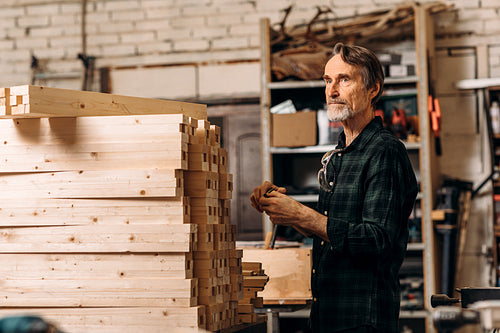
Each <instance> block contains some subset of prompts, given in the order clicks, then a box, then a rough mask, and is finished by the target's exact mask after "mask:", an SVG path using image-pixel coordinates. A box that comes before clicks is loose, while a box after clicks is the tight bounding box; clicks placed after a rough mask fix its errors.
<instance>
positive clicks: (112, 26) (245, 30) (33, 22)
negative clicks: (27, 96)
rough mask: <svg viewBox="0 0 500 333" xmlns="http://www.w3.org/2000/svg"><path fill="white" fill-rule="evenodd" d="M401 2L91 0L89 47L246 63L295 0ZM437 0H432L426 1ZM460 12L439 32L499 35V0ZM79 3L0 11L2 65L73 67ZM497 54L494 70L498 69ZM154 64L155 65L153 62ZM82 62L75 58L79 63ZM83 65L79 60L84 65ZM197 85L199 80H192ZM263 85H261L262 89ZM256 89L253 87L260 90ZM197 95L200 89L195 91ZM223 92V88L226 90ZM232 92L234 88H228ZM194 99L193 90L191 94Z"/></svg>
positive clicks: (304, 14) (31, 3) (352, 11)
mask: <svg viewBox="0 0 500 333" xmlns="http://www.w3.org/2000/svg"><path fill="white" fill-rule="evenodd" d="M400 2H401V1H400V0H350V1H344V0H327V1H325V0H273V1H269V0H255V1H243V0H183V1H174V0H89V1H88V5H87V8H86V9H87V17H86V22H87V26H86V30H87V33H88V38H87V50H88V52H89V53H91V55H93V56H96V57H97V66H98V67H99V66H111V67H113V66H121V65H123V66H141V65H144V64H147V65H175V64H179V65H182V64H186V63H190V64H191V63H194V64H199V65H200V66H201V65H203V64H206V63H210V64H220V65H223V63H224V62H225V61H231V62H238V61H240V62H242V63H245V62H248V61H258V59H259V54H260V53H259V45H260V39H259V19H260V18H262V17H268V18H270V20H271V22H272V23H276V22H279V21H281V19H282V18H283V15H284V13H283V9H284V8H286V7H288V6H290V5H293V6H294V9H293V11H292V13H291V15H290V16H289V19H288V23H289V24H297V23H304V22H307V21H309V20H310V19H311V18H312V17H313V15H314V14H315V13H316V6H322V7H325V6H329V7H330V8H332V9H333V11H334V13H335V16H337V17H343V16H351V15H357V14H362V13H366V12H369V11H372V10H375V9H380V8H386V7H388V6H389V7H390V6H393V5H395V4H398V3H400ZM421 2H422V3H425V2H429V3H430V2H433V0H423V1H421ZM448 2H449V3H452V4H454V5H455V7H456V10H455V11H453V12H450V13H444V14H439V15H438V17H437V18H436V20H435V27H436V33H437V34H438V35H447V34H448V35H450V36H453V38H456V36H460V34H466V35H467V36H468V38H469V40H472V39H473V38H474V36H478V37H481V38H490V39H491V40H493V39H494V36H498V35H499V34H500V3H499V1H498V0H450V1H448ZM80 24H81V5H80V3H79V2H78V1H75V2H69V1H61V0H18V1H14V0H12V1H8V2H6V3H5V4H4V5H3V7H2V10H0V46H2V47H1V48H0V70H2V73H10V72H11V69H10V68H9V66H10V64H16V68H18V67H17V66H23V65H25V64H26V65H29V63H30V56H31V54H32V53H33V54H35V55H36V56H37V57H39V58H45V59H46V60H49V63H50V62H54V63H58V66H52V67H51V68H53V69H54V71H62V69H63V68H66V67H65V66H63V63H64V62H65V61H66V62H68V64H69V66H68V67H70V68H74V66H75V57H76V54H77V53H78V52H81V36H80V34H81V27H80ZM495 59H496V58H495V57H493V56H492V61H491V66H493V67H494V68H492V69H491V70H490V72H491V74H493V73H498V65H497V62H495V61H494V60H495ZM155 62H157V63H155ZM76 64H77V65H78V61H76ZM80 65H81V64H80ZM17 72H19V73H22V74H20V76H19V77H15V76H12V75H2V76H0V86H9V85H11V83H12V81H15V82H16V83H17V82H23V81H24V82H27V81H28V80H29V75H26V73H29V68H27V69H24V70H20V69H19V68H18V69H17ZM193 84H198V83H196V82H194V83H193ZM257 88H258V87H257ZM257 90H258V89H255V91H257ZM198 93H200V92H198ZM221 93H223V92H222V91H221ZM226 93H227V94H228V95H230V94H231V92H230V91H226ZM193 97H195V96H193Z"/></svg>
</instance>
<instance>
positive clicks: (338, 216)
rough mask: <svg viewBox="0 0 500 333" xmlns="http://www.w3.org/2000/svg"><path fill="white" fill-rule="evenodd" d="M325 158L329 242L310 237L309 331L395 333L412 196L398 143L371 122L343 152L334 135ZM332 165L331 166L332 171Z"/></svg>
mask: <svg viewBox="0 0 500 333" xmlns="http://www.w3.org/2000/svg"><path fill="white" fill-rule="evenodd" d="M338 148H344V149H342V150H341V151H340V152H338V153H337V154H335V156H333V157H332V158H331V159H330V162H329V163H328V167H327V179H329V180H331V179H333V178H332V177H333V172H334V169H335V184H334V187H333V189H332V191H331V192H327V191H325V190H323V189H320V196H319V202H318V211H319V212H320V213H322V214H325V215H326V216H328V225H327V233H328V237H329V239H330V242H326V241H322V240H321V239H320V238H317V237H316V238H315V239H314V245H313V269H312V279H311V287H312V294H313V304H312V308H311V326H312V329H313V332H335V331H340V330H345V329H350V328H354V327H358V326H362V325H370V326H373V327H375V328H377V329H378V330H379V331H381V332H398V319H399V306H400V291H399V288H400V286H399V278H398V273H399V269H400V267H401V264H402V262H403V259H404V256H405V251H406V245H407V241H408V217H409V215H410V213H411V211H412V209H413V206H414V203H415V199H416V196H417V192H418V187H417V182H416V179H415V174H414V172H413V168H412V165H411V163H410V160H409V158H408V154H407V151H406V148H405V146H404V145H403V143H402V142H401V141H400V140H399V139H397V138H396V137H395V136H394V135H392V134H391V133H390V132H389V131H388V130H387V129H385V128H384V127H383V125H382V121H381V119H380V118H379V117H376V118H375V119H374V120H372V121H371V122H370V123H369V124H368V125H367V126H366V127H365V129H364V130H363V131H362V132H361V133H360V134H359V135H358V137H357V138H356V139H355V140H354V141H353V142H352V143H351V144H350V145H349V146H348V147H347V148H345V135H344V133H342V134H341V137H340V139H339V145H338ZM332 166H334V167H332Z"/></svg>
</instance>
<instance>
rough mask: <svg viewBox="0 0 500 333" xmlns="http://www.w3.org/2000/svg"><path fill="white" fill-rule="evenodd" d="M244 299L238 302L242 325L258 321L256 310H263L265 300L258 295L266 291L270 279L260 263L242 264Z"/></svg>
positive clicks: (239, 317)
mask: <svg viewBox="0 0 500 333" xmlns="http://www.w3.org/2000/svg"><path fill="white" fill-rule="evenodd" d="M242 275H243V299H241V300H239V301H238V319H239V321H240V322H242V323H254V322H256V321H257V315H256V313H255V308H262V307H263V306H264V300H263V298H262V297H260V296H259V295H258V293H259V292H260V291H263V290H264V286H265V285H266V283H267V281H269V277H268V276H267V275H266V274H265V273H264V270H263V269H262V263H260V262H242Z"/></svg>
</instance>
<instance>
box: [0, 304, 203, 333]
mask: <svg viewBox="0 0 500 333" xmlns="http://www.w3.org/2000/svg"><path fill="white" fill-rule="evenodd" d="M23 311H25V312H24V313H23ZM26 312H29V313H30V314H33V315H37V316H41V317H43V318H44V319H46V320H48V321H49V322H53V323H54V324H56V326H57V327H58V328H59V329H61V330H63V331H65V332H89V331H91V332H110V330H111V332H122V331H119V330H118V329H123V330H124V331H123V332H146V331H147V332H152V331H151V330H157V331H153V332H165V329H167V328H168V331H169V332H172V331H171V329H172V328H174V327H183V328H185V327H187V328H189V327H193V328H194V327H200V326H201V327H204V326H205V308H204V306H195V307H189V308H180V307H159V308H153V307H141V308H138V307H120V308H113V307H109V308H104V307H98V308H42V309H40V308H38V309H34V308H33V309H27V310H20V309H0V316H1V317H3V316H14V315H22V314H25V313H26ZM188 332H191V331H188Z"/></svg>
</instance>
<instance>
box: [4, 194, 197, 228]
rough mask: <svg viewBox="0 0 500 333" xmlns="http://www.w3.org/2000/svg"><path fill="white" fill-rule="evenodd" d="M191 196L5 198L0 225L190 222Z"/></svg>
mask: <svg viewBox="0 0 500 333" xmlns="http://www.w3.org/2000/svg"><path fill="white" fill-rule="evenodd" d="M190 221H191V219H190V200H189V198H188V197H181V198H175V197H174V198H140V199H132V198H122V199H119V198H112V199H51V198H23V199H22V200H20V199H17V198H14V199H13V198H4V199H2V205H1V208H0V226H4V227H13V226H43V225H53V226H56V225H90V224H91V225H143V224H183V223H190Z"/></svg>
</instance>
